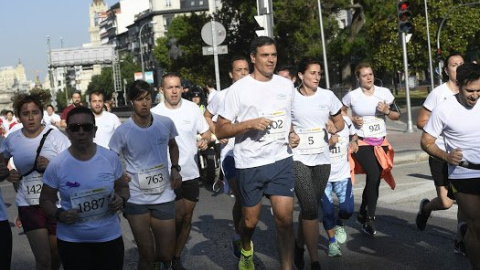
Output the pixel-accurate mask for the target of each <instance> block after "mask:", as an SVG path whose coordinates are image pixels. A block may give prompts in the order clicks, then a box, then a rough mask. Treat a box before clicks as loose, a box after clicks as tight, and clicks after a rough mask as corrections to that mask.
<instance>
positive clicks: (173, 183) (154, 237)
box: [109, 80, 182, 270]
mask: <svg viewBox="0 0 480 270" xmlns="http://www.w3.org/2000/svg"><path fill="white" fill-rule="evenodd" d="M152 92H153V89H152V87H151V85H150V84H148V83H147V82H145V81H142V80H137V81H135V82H134V83H133V84H132V85H131V86H130V89H129V92H128V100H129V102H130V104H131V106H132V107H133V115H132V117H130V118H129V119H128V120H127V121H125V122H124V123H123V124H122V125H121V126H120V127H118V128H117V130H115V133H114V134H113V136H112V138H111V140H110V143H109V147H110V149H111V150H113V151H114V152H116V153H117V154H122V155H123V157H124V158H125V162H126V165H127V174H128V175H129V176H130V177H131V179H132V180H131V182H130V184H129V187H130V198H129V199H128V201H127V204H126V206H125V208H124V210H123V213H124V216H125V217H126V218H127V220H128V223H129V224H130V228H131V229H132V233H133V236H134V238H135V242H136V243H137V247H138V252H139V255H140V259H139V261H138V269H140V270H143V269H148V270H151V269H153V267H154V264H156V263H158V262H162V264H163V267H164V268H165V269H169V268H170V267H171V264H172V263H171V260H172V258H173V254H174V251H175V203H174V200H175V193H174V192H173V189H175V188H178V187H179V186H180V185H181V182H182V177H181V176H180V170H181V168H180V166H179V165H178V146H177V143H176V142H175V137H176V136H177V130H176V129H175V125H174V123H173V122H172V120H170V119H169V118H166V117H163V116H157V115H153V114H152V113H151V112H150V109H151V107H152ZM168 154H170V156H168ZM169 163H171V164H173V165H172V166H171V167H170V168H171V170H170V172H169V168H168V167H167V166H168V164H169Z"/></svg>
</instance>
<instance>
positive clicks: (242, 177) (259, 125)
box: [216, 36, 295, 270]
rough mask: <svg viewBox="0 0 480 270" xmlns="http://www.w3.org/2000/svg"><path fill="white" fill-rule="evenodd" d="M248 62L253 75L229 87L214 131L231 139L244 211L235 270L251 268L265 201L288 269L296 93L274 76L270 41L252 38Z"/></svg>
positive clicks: (274, 59) (291, 240) (274, 53)
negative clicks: (291, 137) (291, 140)
mask: <svg viewBox="0 0 480 270" xmlns="http://www.w3.org/2000/svg"><path fill="white" fill-rule="evenodd" d="M250 60H251V62H252V63H253V65H254V67H255V69H254V71H253V73H252V74H250V75H249V76H245V77H244V78H242V79H240V80H238V81H237V82H236V83H235V84H233V85H232V86H230V88H229V90H228V93H227V95H226V96H225V102H224V104H223V106H222V108H221V109H220V111H219V113H218V114H219V117H218V121H217V125H216V132H217V137H218V138H219V139H223V138H229V137H235V147H234V156H235V166H236V168H237V172H238V175H237V183H238V188H239V191H240V194H241V200H242V207H243V220H242V222H241V233H242V235H241V237H242V250H241V256H240V261H239V264H238V267H239V269H241V270H243V269H254V268H255V266H254V264H253V243H252V242H251V239H252V236H253V233H254V231H255V228H256V226H257V223H258V221H259V218H260V210H261V206H262V197H263V196H264V195H265V196H267V197H268V198H269V199H270V201H271V204H272V210H273V213H274V215H275V223H276V226H277V230H278V242H279V244H278V248H279V255H280V261H281V269H292V266H293V249H294V232H293V215H292V214H293V191H294V179H293V159H292V151H291V149H290V147H289V141H288V139H289V132H290V128H291V122H292V119H291V110H292V102H293V100H294V93H295V88H294V86H293V83H292V82H291V81H290V80H288V79H286V78H283V77H281V76H278V75H274V72H275V65H276V63H277V49H276V45H275V41H274V40H273V39H272V38H269V37H265V36H262V37H258V38H256V39H255V40H254V41H253V42H252V45H251V47H250Z"/></svg>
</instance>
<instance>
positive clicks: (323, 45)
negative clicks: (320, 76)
mask: <svg viewBox="0 0 480 270" xmlns="http://www.w3.org/2000/svg"><path fill="white" fill-rule="evenodd" d="M317 2H318V19H319V21H320V35H321V36H322V51H323V65H324V67H323V71H324V72H325V84H326V86H327V89H330V76H329V75H328V63H327V49H326V46H325V34H324V33H323V18H322V4H321V3H320V0H318V1H317Z"/></svg>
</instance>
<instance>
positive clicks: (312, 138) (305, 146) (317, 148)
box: [295, 128, 326, 155]
mask: <svg viewBox="0 0 480 270" xmlns="http://www.w3.org/2000/svg"><path fill="white" fill-rule="evenodd" d="M296 132H297V134H298V136H299V137H300V143H299V144H298V146H297V147H296V148H295V150H296V151H297V152H298V153H299V154H301V155H312V154H320V153H323V152H324V151H325V145H326V143H325V131H324V130H323V129H322V128H311V129H298V130H297V131H296Z"/></svg>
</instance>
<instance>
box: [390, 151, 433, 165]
mask: <svg viewBox="0 0 480 270" xmlns="http://www.w3.org/2000/svg"><path fill="white" fill-rule="evenodd" d="M428 157H429V155H428V154H427V153H425V152H424V151H421V150H414V151H406V152H400V153H395V156H394V158H393V165H400V164H406V163H414V162H422V161H426V160H428Z"/></svg>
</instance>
